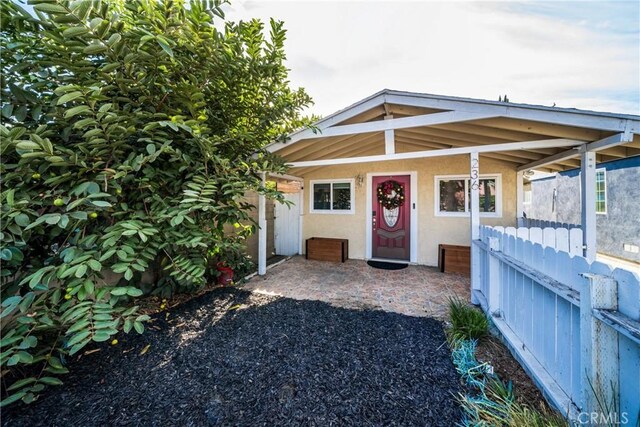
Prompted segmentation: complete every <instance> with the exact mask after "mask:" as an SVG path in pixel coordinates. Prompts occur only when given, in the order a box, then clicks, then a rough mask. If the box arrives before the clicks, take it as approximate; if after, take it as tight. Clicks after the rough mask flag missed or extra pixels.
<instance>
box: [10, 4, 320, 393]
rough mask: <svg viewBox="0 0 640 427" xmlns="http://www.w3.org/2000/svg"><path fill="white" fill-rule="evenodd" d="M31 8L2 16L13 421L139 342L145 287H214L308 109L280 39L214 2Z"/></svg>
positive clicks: (273, 26) (274, 29)
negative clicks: (81, 357)
mask: <svg viewBox="0 0 640 427" xmlns="http://www.w3.org/2000/svg"><path fill="white" fill-rule="evenodd" d="M29 3H31V4H32V5H33V8H34V9H35V16H32V15H31V14H29V13H27V12H25V11H24V10H23V9H22V8H21V7H20V6H19V5H18V4H17V2H11V1H2V2H0V21H1V22H2V27H1V29H0V42H1V44H2V49H1V52H0V55H1V60H2V65H1V67H2V74H1V83H2V85H1V90H2V98H1V99H2V101H1V113H2V120H3V123H2V126H0V136H1V146H0V154H1V156H2V161H1V163H0V173H1V184H2V193H1V194H0V202H1V203H2V205H1V208H0V213H1V218H0V219H1V221H0V222H1V228H0V258H1V260H2V266H1V272H0V274H1V287H2V289H1V290H2V314H1V322H2V341H1V343H0V344H1V345H2V353H1V354H0V369H1V370H2V371H3V381H2V386H3V389H2V396H3V399H4V400H2V402H1V403H0V405H2V406H4V405H7V404H9V403H12V402H14V401H17V400H20V399H21V400H22V401H24V402H31V401H33V400H34V399H35V398H36V396H37V394H38V393H39V392H40V391H41V390H42V389H43V388H44V387H45V386H46V385H52V384H59V383H60V380H59V379H57V378H56V375H58V374H62V373H65V372H67V367H66V366H65V363H63V362H64V360H69V357H68V356H72V355H74V354H76V353H78V352H79V351H81V350H82V349H83V348H85V346H87V345H88V344H89V343H91V342H92V341H93V342H101V341H108V340H110V339H111V337H113V336H114V335H115V334H117V333H118V332H119V331H120V330H124V331H125V332H129V331H130V330H136V331H137V332H139V333H142V331H143V330H144V321H145V320H147V317H146V316H141V315H139V313H138V312H137V306H136V305H135V298H137V297H140V296H141V295H142V294H143V291H142V289H141V286H142V285H140V277H141V276H142V273H151V274H152V275H153V276H154V277H155V281H154V283H156V284H158V286H157V287H158V288H163V289H164V288H166V287H168V288H171V289H180V290H186V291H192V290H198V289H200V288H201V287H202V286H203V285H204V284H205V283H206V282H207V281H208V280H211V278H212V276H211V271H210V269H209V265H210V258H211V254H210V253H211V251H214V252H215V253H216V254H224V253H225V252H226V251H228V250H229V248H230V247H233V245H234V244H235V241H233V238H232V237H229V236H226V235H225V233H224V229H225V225H226V224H234V223H241V222H243V221H244V222H245V223H246V221H247V220H248V218H249V216H248V210H249V209H250V208H251V206H250V205H248V204H247V203H245V202H243V196H244V193H245V192H246V191H248V190H253V191H257V192H259V193H261V194H266V195H267V196H268V197H273V198H277V199H279V200H282V199H283V198H282V196H281V195H280V194H279V193H277V192H276V191H275V189H270V188H264V187H263V186H262V184H261V179H260V172H262V171H264V172H267V173H268V172H278V173H282V172H285V168H284V167H283V165H282V164H281V162H280V161H279V160H278V159H276V158H274V157H273V156H271V155H269V153H267V152H266V150H264V149H263V147H264V146H265V145H266V144H267V143H269V142H271V141H273V140H275V139H278V138H279V137H281V135H284V134H286V133H288V132H289V131H291V130H292V129H294V128H297V127H299V126H300V125H302V124H303V123H304V122H303V121H302V120H301V119H300V116H299V112H300V111H301V110H302V109H303V108H304V107H305V106H306V105H308V104H309V102H310V99H309V97H308V96H307V95H306V94H305V92H304V91H303V90H301V89H300V90H292V89H290V88H289V86H288V82H287V69H286V67H285V66H284V59H285V54H284V40H285V31H284V29H283V27H282V23H280V22H273V21H272V22H271V23H270V27H269V30H268V31H269V35H265V29H264V26H263V24H262V23H261V22H259V21H256V20H252V21H250V22H240V23H230V22H226V23H225V22H224V17H223V13H222V10H221V2H220V1H218V0H199V1H192V2H189V3H188V5H187V3H186V1H183V0H176V1H169V0H166V1H162V0H159V1H157V0H137V1H134V0H130V1H125V0H109V1H97V0H95V1H93V0H73V1H69V0H46V1H45V0H30V1H29ZM187 6H188V7H187ZM114 273H115V274H116V275H121V276H122V280H120V282H118V283H114V282H117V280H118V279H117V277H116V279H115V280H114V279H113V274H114ZM110 275H111V277H109V276H110ZM146 290H147V291H149V292H153V290H154V289H146ZM24 372H29V373H33V372H37V373H38V374H37V375H31V374H27V376H26V377H24V375H23V373H24ZM5 387H6V388H5Z"/></svg>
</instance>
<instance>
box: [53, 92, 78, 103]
mask: <svg viewBox="0 0 640 427" xmlns="http://www.w3.org/2000/svg"><path fill="white" fill-rule="evenodd" d="M82 95H83V94H82V92H80V91H76V92H71V93H67V94H65V95H62V96H61V97H60V98H58V103H57V105H61V104H65V103H67V102H71V101H73V100H74V99H78V98H80V97H81V96H82Z"/></svg>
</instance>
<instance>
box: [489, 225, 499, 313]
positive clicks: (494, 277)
mask: <svg viewBox="0 0 640 427" xmlns="http://www.w3.org/2000/svg"><path fill="white" fill-rule="evenodd" d="M488 243H489V250H488V251H487V256H488V257H489V263H488V264H489V268H488V271H487V284H488V285H489V295H486V297H487V304H488V305H489V307H488V310H487V311H488V312H489V314H491V315H493V316H497V317H499V316H500V261H499V260H498V258H496V257H495V256H492V255H491V252H500V239H498V238H497V237H489V241H488Z"/></svg>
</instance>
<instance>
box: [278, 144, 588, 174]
mask: <svg viewBox="0 0 640 427" xmlns="http://www.w3.org/2000/svg"><path fill="white" fill-rule="evenodd" d="M577 144H582V141H578V140H574V139H543V140H540V141H525V142H512V143H507V144H493V145H483V146H475V147H459V148H446V149H442V150H428V151H413V152H410V153H397V154H391V155H387V154H383V155H376V156H363V157H348V158H337V159H323V160H309V161H303V162H290V163H288V165H289V167H292V168H304V167H311V166H330V165H346V164H352V163H367V162H380V161H388V160H406V159H420V158H425V157H442V156H455V155H459V154H470V153H472V152H476V153H494V152H500V151H514V150H526V149H528V148H552V147H569V146H573V145H577Z"/></svg>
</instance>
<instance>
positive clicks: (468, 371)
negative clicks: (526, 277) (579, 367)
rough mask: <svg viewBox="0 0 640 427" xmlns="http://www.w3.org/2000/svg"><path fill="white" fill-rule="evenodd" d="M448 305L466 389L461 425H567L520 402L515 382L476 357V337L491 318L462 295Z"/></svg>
mask: <svg viewBox="0 0 640 427" xmlns="http://www.w3.org/2000/svg"><path fill="white" fill-rule="evenodd" d="M449 308H450V320H451V323H452V326H451V328H450V329H449V342H450V344H451V347H452V359H453V364H454V365H455V367H456V370H457V371H458V374H459V375H460V377H461V379H462V381H463V383H464V384H465V386H466V389H467V392H466V393H465V394H459V395H458V402H460V406H461V407H462V410H463V413H464V417H463V420H462V422H461V423H460V425H461V426H464V427H472V426H473V427H477V426H483V427H484V426H486V427H489V426H508V427H522V426H533V427H566V426H568V423H567V421H566V420H565V419H564V418H563V417H562V416H561V415H560V414H558V413H552V412H551V411H549V410H547V409H546V408H544V407H542V406H541V408H540V409H539V410H538V409H536V408H533V407H531V406H529V405H527V404H524V403H522V402H519V401H518V399H516V394H515V391H514V389H513V383H512V382H511V381H507V382H504V381H503V380H502V379H500V377H499V376H498V375H497V374H495V373H494V369H493V367H492V366H491V365H490V364H489V363H487V362H482V363H481V362H479V361H478V360H477V359H476V355H475V352H476V347H477V344H478V341H477V340H478V339H479V338H482V337H484V336H486V335H487V334H488V321H487V319H486V317H484V314H482V312H480V311H479V310H477V309H475V308H473V307H470V306H469V305H468V304H467V303H465V302H464V301H462V300H460V299H450V300H449ZM471 335H473V338H470V336H471Z"/></svg>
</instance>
